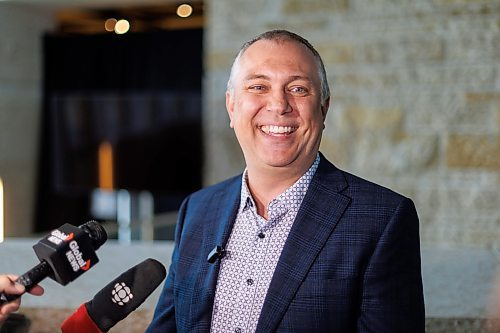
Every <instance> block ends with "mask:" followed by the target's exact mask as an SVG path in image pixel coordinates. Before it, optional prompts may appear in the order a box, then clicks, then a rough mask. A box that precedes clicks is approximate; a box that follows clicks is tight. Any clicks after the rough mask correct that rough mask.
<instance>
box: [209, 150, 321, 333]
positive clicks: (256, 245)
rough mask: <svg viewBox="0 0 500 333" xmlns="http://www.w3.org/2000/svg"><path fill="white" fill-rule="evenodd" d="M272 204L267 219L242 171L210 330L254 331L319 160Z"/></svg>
mask: <svg viewBox="0 0 500 333" xmlns="http://www.w3.org/2000/svg"><path fill="white" fill-rule="evenodd" d="M319 160H320V158H319V155H318V156H316V160H315V161H314V163H313V164H312V166H311V167H310V168H309V170H308V171H307V172H306V173H305V174H304V175H303V176H302V177H301V178H300V179H299V180H297V181H296V182H295V184H293V185H292V186H291V187H289V188H288V189H287V190H286V191H285V192H283V193H282V194H280V195H279V196H278V197H276V198H275V199H273V200H272V201H271V202H270V203H269V206H268V218H269V219H268V220H265V219H264V218H263V217H261V216H259V215H258V214H257V210H256V206H255V202H254V200H253V198H252V196H251V194H250V191H249V190H248V186H247V181H246V175H247V171H246V170H245V172H244V173H243V181H242V186H241V203H240V207H239V210H238V215H237V216H236V221H235V223H234V227H233V230H232V232H231V235H230V237H229V240H228V243H227V245H226V248H225V250H226V255H225V257H223V258H222V261H221V267H220V272H219V277H218V279H217V288H216V292H215V300H214V307H213V315H212V325H211V332H213V333H219V332H234V333H249V332H255V329H256V328H257V322H258V320H259V316H260V312H261V310H262V306H263V304H264V299H265V297H266V294H267V290H268V288H269V285H270V283H271V279H272V277H273V274H274V270H275V268H276V265H277V263H278V260H279V257H280V255H281V252H282V250H283V247H284V245H285V242H286V239H287V237H288V234H289V233H290V229H291V228H292V225H293V222H294V220H295V217H296V216H297V212H298V210H299V207H300V204H301V203H302V200H303V199H304V196H305V194H306V192H307V189H308V187H309V184H310V183H311V179H312V177H313V175H314V173H315V172H316V169H317V168H318V164H319Z"/></svg>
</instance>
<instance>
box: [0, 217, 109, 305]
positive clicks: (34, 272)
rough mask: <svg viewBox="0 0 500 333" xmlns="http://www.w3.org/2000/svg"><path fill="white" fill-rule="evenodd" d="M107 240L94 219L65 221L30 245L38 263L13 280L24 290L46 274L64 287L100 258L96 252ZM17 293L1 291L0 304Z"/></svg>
mask: <svg viewBox="0 0 500 333" xmlns="http://www.w3.org/2000/svg"><path fill="white" fill-rule="evenodd" d="M107 239H108V235H107V234H106V231H105V230H104V228H103V227H102V226H101V225H100V224H99V223H97V222H95V221H89V222H87V223H84V224H82V225H81V226H79V227H75V226H74V225H71V224H68V223H66V224H64V225H62V226H61V227H59V228H57V229H55V230H53V231H52V232H51V233H50V234H49V235H47V236H46V237H44V238H42V239H41V240H40V241H39V242H38V243H37V244H35V245H33V250H35V254H36V255H37V257H38V259H40V263H39V264H38V265H36V266H35V267H33V268H32V269H30V270H29V271H27V272H26V273H24V274H23V275H21V276H20V277H19V278H18V279H17V280H16V282H18V283H20V284H22V285H23V286H24V287H25V289H26V291H30V290H31V289H32V288H33V287H34V286H35V285H37V284H38V283H39V282H40V281H42V280H43V279H45V278H46V277H50V278H51V279H53V280H55V281H56V282H58V283H59V284H62V285H63V286H65V285H67V284H68V283H69V282H71V281H73V280H75V279H76V278H77V277H79V276H80V275H82V274H83V273H85V272H86V271H88V270H89V269H90V268H91V267H92V266H94V265H95V264H96V263H97V262H98V261H99V259H98V258H97V255H96V253H95V251H96V250H97V249H99V247H101V245H102V244H104V242H106V240H107ZM20 296H21V295H10V294H5V293H0V305H2V304H4V303H7V302H10V301H13V300H15V299H17V298H19V297H20Z"/></svg>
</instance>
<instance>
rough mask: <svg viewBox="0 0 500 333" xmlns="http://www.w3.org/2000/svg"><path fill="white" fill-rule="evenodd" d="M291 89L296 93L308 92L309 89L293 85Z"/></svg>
mask: <svg viewBox="0 0 500 333" xmlns="http://www.w3.org/2000/svg"><path fill="white" fill-rule="evenodd" d="M290 91H291V92H292V93H295V94H306V93H307V89H306V88H304V87H292V88H290Z"/></svg>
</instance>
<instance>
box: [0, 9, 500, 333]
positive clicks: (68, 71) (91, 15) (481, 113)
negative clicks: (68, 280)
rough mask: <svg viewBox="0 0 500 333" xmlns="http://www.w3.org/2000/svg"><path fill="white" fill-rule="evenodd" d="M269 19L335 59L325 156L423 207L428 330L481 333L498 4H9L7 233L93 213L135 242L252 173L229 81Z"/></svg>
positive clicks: (3, 58) (2, 101)
mask: <svg viewBox="0 0 500 333" xmlns="http://www.w3.org/2000/svg"><path fill="white" fill-rule="evenodd" d="M182 5H184V6H182ZM273 28H285V29H289V30H291V31H294V32H297V33H299V34H301V35H302V36H304V37H305V38H307V39H308V40H309V41H310V42H311V43H312V44H313V45H315V47H316V48H317V49H318V51H319V53H320V54H321V55H322V57H323V60H324V62H325V65H326V69H327V72H328V74H329V80H330V85H331V88H332V102H331V107H330V111H329V114H328V117H327V122H326V129H325V132H324V136H323V142H322V146H321V151H322V152H323V153H324V154H325V155H326V156H327V157H328V158H329V159H330V160H331V161H333V162H334V163H335V164H336V165H337V166H338V167H340V168H342V169H344V170H347V171H349V172H352V173H354V174H357V175H359V176H361V177H364V178H367V179H370V180H372V181H374V182H377V183H380V184H382V185H385V186H387V187H389V188H392V189H394V190H396V191H398V192H401V193H403V194H404V195H406V196H409V197H410V198H412V199H413V200H414V201H415V203H416V206H417V210H418V212H419V216H420V220H421V241H422V246H423V249H422V255H423V260H424V262H423V272H424V287H425V292H426V303H427V314H428V317H429V319H428V325H429V327H428V331H429V332H482V331H484V330H485V329H486V328H485V327H486V324H485V321H484V319H485V318H486V316H487V312H488V304H490V302H491V298H492V288H491V284H492V281H493V277H494V275H495V270H496V267H497V265H498V263H499V262H500V131H499V129H500V1H497V0H490V1H487V0H413V1H410V0H399V1H395V0H374V1H362V0H302V1H299V0H252V1H247V0H205V1H190V2H186V3H182V2H179V1H173V0H141V1H139V0H137V1H133V0H120V1H118V0H102V1H101V0H73V1H69V0H26V1H0V178H1V183H0V199H1V201H2V207H3V208H4V209H3V211H0V212H1V213H2V214H0V222H1V223H0V237H2V238H3V237H5V239H6V240H7V242H6V243H8V240H9V239H16V238H30V237H33V238H34V239H36V237H39V235H43V234H45V233H46V232H47V231H48V230H50V229H52V228H55V227H57V226H59V225H61V224H63V223H73V224H75V225H78V224H81V223H82V222H84V221H86V220H89V219H96V220H98V221H100V222H102V223H103V224H104V225H105V226H106V229H107V230H109V233H110V235H111V236H112V237H113V238H116V239H117V240H118V243H119V244H122V245H123V244H133V243H135V242H136V241H137V242H142V243H148V242H149V244H164V243H162V242H167V243H168V242H169V241H171V240H172V234H173V228H174V227H175V215H176V210H177V208H178V205H179V204H180V202H181V200H182V198H183V197H184V196H185V195H186V194H188V193H189V192H192V191H194V190H196V189H198V188H201V187H202V186H205V185H209V184H213V183H215V182H218V181H220V180H223V179H225V178H228V177H230V176H233V175H236V174H238V173H240V172H241V171H242V170H243V168H244V162H243V157H242V154H241V152H240V149H239V146H238V144H237V141H236V139H235V137H234V134H233V132H232V130H231V129H230V128H229V121H228V118H227V114H226V111H225V102H224V92H225V84H226V81H227V78H228V75H229V69H230V66H231V63H232V60H233V59H234V56H235V55H236V52H237V51H238V49H239V47H240V46H241V44H242V43H243V42H244V41H246V40H248V39H249V38H251V37H253V36H255V35H256V34H258V33H261V32H263V31H265V30H268V29H273ZM153 240H154V242H153V243H151V242H152V241H153ZM152 246H154V245H152ZM2 251H4V250H2V244H0V253H1V252H2ZM4 253H5V251H4ZM165 256H166V255H165ZM164 259H165V258H164ZM0 265H1V263H0ZM0 270H4V268H2V266H0ZM452 327H453V328H452Z"/></svg>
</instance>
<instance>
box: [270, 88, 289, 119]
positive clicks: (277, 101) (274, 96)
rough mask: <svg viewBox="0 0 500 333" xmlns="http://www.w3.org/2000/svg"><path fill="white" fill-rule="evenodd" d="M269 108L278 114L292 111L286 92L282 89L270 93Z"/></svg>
mask: <svg viewBox="0 0 500 333" xmlns="http://www.w3.org/2000/svg"><path fill="white" fill-rule="evenodd" d="M267 110H268V111H273V112H277V113H278V114H285V113H288V112H291V111H292V106H291V105H290V103H289V101H288V96H287V94H286V92H284V91H281V90H276V91H273V92H272V93H271V94H269V100H268V102H267Z"/></svg>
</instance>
